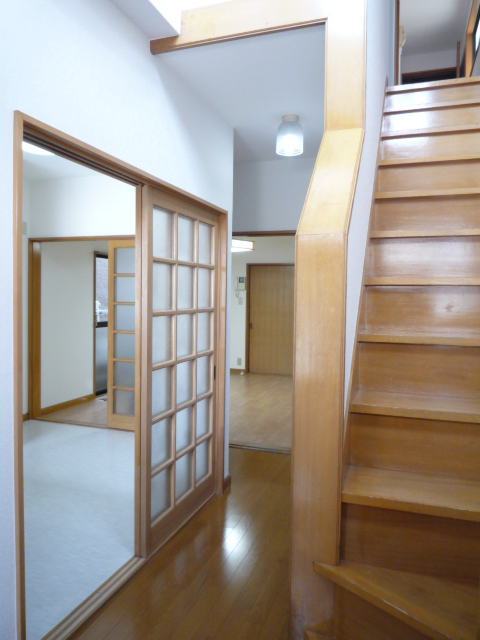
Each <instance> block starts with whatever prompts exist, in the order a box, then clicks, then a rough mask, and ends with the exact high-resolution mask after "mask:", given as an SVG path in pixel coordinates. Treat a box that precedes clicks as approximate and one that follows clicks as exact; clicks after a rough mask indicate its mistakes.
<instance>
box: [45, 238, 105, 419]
mask: <svg viewBox="0 0 480 640" xmlns="http://www.w3.org/2000/svg"><path fill="white" fill-rule="evenodd" d="M107 249H108V243H107V242H102V241H96V242H93V241H83V242H42V245H41V256H42V270H41V308H42V319H41V327H42V331H41V333H42V338H41V380H42V384H41V406H42V408H45V407H50V406H52V405H54V404H58V403H60V402H66V401H67V400H74V399H75V398H80V397H82V396H86V395H90V394H91V393H94V387H93V355H94V354H93V332H94V321H93V296H94V291H93V273H94V251H106V250H107Z"/></svg>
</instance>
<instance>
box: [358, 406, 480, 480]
mask: <svg viewBox="0 0 480 640" xmlns="http://www.w3.org/2000/svg"><path fill="white" fill-rule="evenodd" d="M350 421H351V422H350V429H351V440H350V463H351V464H354V465H357V466H360V467H373V468H377V469H392V470H397V471H408V472H413V473H426V474H430V475H440V476H448V477H453V478H462V479H465V480H477V481H480V464H479V462H478V461H479V460H480V425H478V424H468V423H462V422H442V421H439V420H417V419H413V418H397V417H393V416H375V415H364V414H358V413H353V414H351V416H350Z"/></svg>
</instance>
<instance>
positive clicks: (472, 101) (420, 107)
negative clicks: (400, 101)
mask: <svg viewBox="0 0 480 640" xmlns="http://www.w3.org/2000/svg"><path fill="white" fill-rule="evenodd" d="M477 105H480V96H479V97H478V98H467V99H464V100H447V101H445V102H428V103H425V104H421V103H418V104H407V105H402V106H398V107H387V108H386V109H385V110H384V112H383V113H384V114H385V115H393V114H396V113H412V112H415V111H434V110H435V109H455V108H456V107H474V106H477Z"/></svg>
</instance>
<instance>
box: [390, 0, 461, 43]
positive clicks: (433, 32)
mask: <svg viewBox="0 0 480 640" xmlns="http://www.w3.org/2000/svg"><path fill="white" fill-rule="evenodd" d="M471 5H472V2H471V0H421V1H420V2H419V0H401V2H400V23H401V24H402V25H403V26H404V27H405V35H406V42H405V46H404V48H403V55H407V56H408V55H416V54H421V53H432V52H435V51H447V50H449V49H456V48H457V42H458V41H459V40H460V41H462V40H463V38H464V37H465V32H466V30H467V21H468V17H469V15H470V8H471Z"/></svg>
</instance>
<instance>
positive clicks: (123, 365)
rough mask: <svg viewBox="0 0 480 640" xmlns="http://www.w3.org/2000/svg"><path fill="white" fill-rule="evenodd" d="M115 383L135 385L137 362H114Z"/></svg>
mask: <svg viewBox="0 0 480 640" xmlns="http://www.w3.org/2000/svg"><path fill="white" fill-rule="evenodd" d="M113 384H114V385H115V386H116V387H134V386H135V363H134V362H114V363H113Z"/></svg>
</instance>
